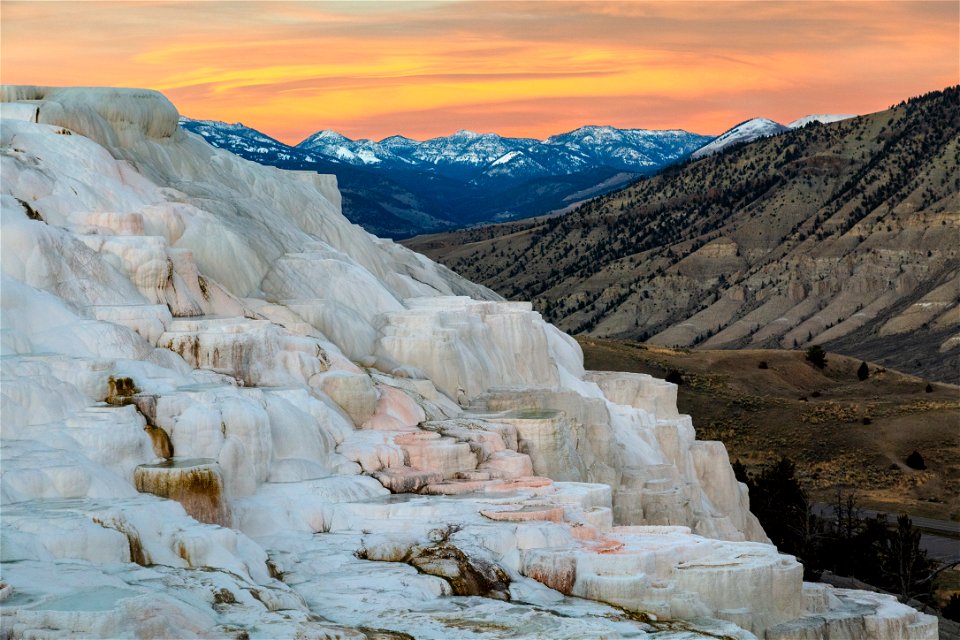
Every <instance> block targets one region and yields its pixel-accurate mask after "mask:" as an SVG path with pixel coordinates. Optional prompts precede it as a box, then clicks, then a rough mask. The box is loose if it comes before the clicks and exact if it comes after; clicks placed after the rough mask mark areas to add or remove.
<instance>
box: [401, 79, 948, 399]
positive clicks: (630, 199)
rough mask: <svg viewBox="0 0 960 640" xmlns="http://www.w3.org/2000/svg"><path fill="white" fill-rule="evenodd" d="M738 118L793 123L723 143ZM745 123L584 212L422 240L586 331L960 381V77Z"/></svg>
mask: <svg viewBox="0 0 960 640" xmlns="http://www.w3.org/2000/svg"><path fill="white" fill-rule="evenodd" d="M821 119H823V120H833V122H831V123H828V124H820V123H819V122H820V120H821ZM813 120H816V121H817V122H816V123H813V122H812V121H813ZM836 120H841V121H836ZM738 130H739V131H741V132H743V131H746V132H748V133H749V134H750V135H753V134H755V133H760V134H761V135H770V134H777V133H778V132H781V133H780V134H779V135H774V136H773V137H765V138H764V139H761V140H756V141H754V142H752V143H750V144H745V145H738V144H737V142H738V141H742V140H743V139H744V138H738V139H736V140H734V142H732V143H730V146H727V147H726V148H721V149H716V146H719V143H722V142H724V140H723V139H724V138H725V137H726V139H727V140H730V139H732V138H735V133H736V132H737V131H738ZM728 134H730V135H727V134H724V136H720V137H719V138H717V140H716V141H714V142H712V143H710V145H708V146H714V151H720V153H715V154H714V155H712V156H711V157H704V158H702V159H697V160H688V161H687V162H685V163H682V164H679V165H675V166H672V167H670V168H667V169H665V170H664V171H662V172H661V173H660V174H659V175H657V176H655V177H651V178H647V179H640V180H638V181H636V182H635V183H633V184H631V185H630V186H628V187H627V188H624V189H621V190H618V191H615V192H612V193H609V194H606V195H604V196H602V197H600V198H597V199H594V200H591V201H590V202H587V203H585V204H583V205H581V206H580V207H578V208H576V209H575V210H573V211H572V212H570V213H568V214H567V215H564V216H551V217H541V218H536V219H532V220H523V221H517V222H510V223H505V224H499V225H489V226H485V227H477V228H473V229H467V230H463V231H458V232H455V233H448V234H443V235H433V236H424V237H421V238H413V239H411V240H409V241H405V244H407V246H409V247H411V248H413V249H415V250H417V251H420V252H422V253H425V254H426V255H428V256H429V257H431V258H433V259H435V260H438V261H440V262H443V263H444V264H446V265H447V266H449V267H450V268H452V269H454V270H455V271H457V272H459V273H460V274H461V275H463V276H465V277H467V278H469V279H470V280H472V281H474V282H479V283H481V284H484V285H487V286H488V287H491V288H492V289H494V290H496V291H497V292H498V293H500V294H502V295H504V296H506V297H509V298H514V299H518V300H533V301H534V304H535V305H536V307H537V308H538V310H540V311H541V312H542V313H543V314H544V316H545V317H546V318H547V319H548V320H550V321H551V322H554V323H555V324H556V325H557V326H558V327H560V328H561V329H563V330H564V331H567V332H570V333H584V334H588V335H592V336H597V337H611V338H622V339H634V340H643V341H649V342H652V343H655V344H660V345H668V346H673V345H679V346H684V347H689V346H698V345H702V346H704V347H706V348H788V349H789V348H806V347H808V346H810V345H813V344H820V345H822V346H824V347H825V348H827V349H828V350H835V351H839V352H840V353H845V354H847V355H853V356H857V357H860V358H862V359H865V360H872V361H879V362H883V363H884V364H887V365H889V366H893V367H896V368H898V369H901V370H904V371H907V372H910V373H915V374H918V375H924V376H929V377H932V378H935V379H939V380H944V381H949V382H953V383H956V382H957V381H958V380H957V369H956V363H957V358H958V356H960V294H958V292H960V243H958V242H957V237H958V229H960V88H958V87H951V88H949V89H946V90H944V91H939V92H934V93H931V94H928V95H925V96H921V97H918V98H913V99H911V100H909V101H906V102H904V103H901V104H900V105H898V106H896V107H894V108H892V109H890V110H887V111H882V112H879V113H874V114H870V115H866V116H860V117H856V118H850V119H847V118H841V117H840V116H814V117H812V118H806V119H801V120H800V121H797V122H795V123H791V126H790V127H783V126H782V125H778V124H777V123H774V122H771V121H757V120H753V121H748V122H747V123H744V124H742V125H738V127H735V128H734V129H733V130H731V132H728Z"/></svg>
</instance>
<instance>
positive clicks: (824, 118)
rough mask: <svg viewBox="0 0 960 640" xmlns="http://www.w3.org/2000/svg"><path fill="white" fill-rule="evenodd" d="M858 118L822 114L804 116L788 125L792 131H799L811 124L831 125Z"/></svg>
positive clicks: (846, 115) (847, 115) (849, 115)
mask: <svg viewBox="0 0 960 640" xmlns="http://www.w3.org/2000/svg"><path fill="white" fill-rule="evenodd" d="M856 117H857V116H855V115H852V114H829V113H820V114H814V115H809V116H804V117H802V118H797V119H796V120H794V121H793V122H791V123H790V124H788V125H787V127H789V128H790V129H799V128H800V127H803V126H805V125H808V124H810V123H811V122H819V123H820V124H830V123H831V122H840V121H841V120H849V119H850V118H856Z"/></svg>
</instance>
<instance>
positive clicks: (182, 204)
mask: <svg viewBox="0 0 960 640" xmlns="http://www.w3.org/2000/svg"><path fill="white" fill-rule="evenodd" d="M2 100H3V107H2V110H0V113H2V116H3V119H2V127H0V170H2V176H3V181H2V193H0V205H2V217H0V222H2V229H0V237H2V283H0V285H2V286H0V302H2V311H3V315H2V327H0V337H2V340H0V345H2V360H0V367H2V369H0V371H2V418H3V425H2V427H3V428H2V434H0V435H2V439H0V456H2V472H0V473H2V476H0V504H2V509H3V514H2V515H3V517H2V523H0V534H2V544H0V559H2V561H3V564H2V578H0V622H2V627H3V633H2V635H3V637H13V638H19V637H44V638H67V637H70V638H73V637H111V638H120V637H225V636H228V637H239V636H241V635H243V634H246V635H248V636H249V637H251V638H258V637H259V638H281V637H338V638H364V637H369V636H371V635H372V634H374V633H376V630H377V629H380V630H388V631H394V632H404V633H409V634H414V635H416V637H418V638H449V637H465V638H480V637H541V638H565V637H566V638H583V637H598V636H603V637H641V636H645V635H649V634H652V633H656V634H657V636H656V637H658V638H677V639H679V638H691V637H697V636H698V635H699V631H705V632H709V633H712V634H715V635H724V636H728V637H735V638H754V637H765V638H801V637H802V638H814V637H823V636H824V635H825V634H826V633H827V629H828V628H829V629H830V631H829V633H830V634H831V635H832V634H833V633H834V630H842V633H843V634H844V637H851V638H871V639H877V640H883V639H893V638H908V637H910V638H935V637H936V635H937V626H936V620H935V619H934V618H931V617H930V616H925V615H923V614H920V613H917V612H916V611H914V610H912V609H910V608H909V607H906V606H904V605H901V604H899V603H897V602H896V601H895V600H893V599H892V598H889V597H886V596H879V595H875V594H865V593H861V592H849V591H841V590H833V589H831V588H829V587H826V586H822V585H807V584H804V583H803V582H802V567H801V566H800V565H799V564H798V563H797V562H796V560H795V559H794V558H792V557H790V556H786V555H782V554H779V553H778V552H777V550H776V549H775V548H774V547H773V546H771V545H770V544H769V543H768V541H767V539H766V536H765V535H764V534H763V531H762V530H761V529H760V526H759V524H758V523H757V521H756V519H755V518H754V517H753V516H752V515H751V514H750V512H749V509H748V496H747V491H746V487H744V486H743V485H741V484H739V483H738V482H737V481H736V480H735V478H734V475H733V472H732V470H731V468H730V465H729V461H728V459H727V454H726V451H725V449H724V447H723V445H722V444H720V443H718V442H700V441H697V440H695V438H694V430H693V426H692V423H691V421H690V418H689V417H688V416H683V415H680V414H678V412H677V406H676V387H675V386H674V385H671V384H669V383H666V382H664V381H662V380H656V379H654V378H651V377H649V376H643V375H637V374H624V373H603V372H586V371H584V369H583V358H582V354H581V352H580V349H579V347H578V345H577V343H576V342H575V341H574V340H572V339H571V338H570V337H569V336H566V335H564V334H562V333H561V332H560V331H558V330H557V329H556V328H554V327H553V326H551V325H549V324H547V323H545V322H544V321H543V319H542V318H541V317H540V315H539V314H537V313H535V312H533V311H532V310H531V307H530V305H529V304H528V303H520V302H505V301H503V300H502V299H500V298H499V297H498V296H496V295H495V294H494V293H492V292H491V291H489V290H487V289H484V288H483V287H480V286H477V285H474V284H472V283H470V282H467V281H465V280H463V279H462V278H460V277H459V276H457V275H455V274H454V273H452V272H451V271H449V270H447V269H445V268H443V267H441V266H439V265H437V264H435V263H433V262H431V261H430V260H428V259H426V258H424V257H423V256H420V255H417V254H415V253H412V252H411V251H409V250H407V249H404V248H403V247H400V246H398V245H395V244H394V243H392V242H390V241H386V240H380V239H378V238H375V237H373V236H371V235H370V234H368V233H366V232H364V231H363V230H362V229H360V228H359V227H357V226H354V225H352V224H350V223H349V222H347V220H346V219H345V218H344V217H343V216H342V215H341V212H340V196H339V193H338V191H337V188H336V181H335V179H334V178H333V177H332V176H323V175H317V174H313V173H309V172H285V171H282V170H278V169H274V168H269V167H264V166H260V165H257V164H254V163H252V162H248V161H245V160H242V159H239V158H237V157H236V156H233V155H231V154H230V153H228V152H225V151H221V150H217V149H214V148H212V147H210V146H209V145H207V144H206V143H205V142H204V141H203V140H202V139H201V138H200V137H198V136H195V135H192V134H188V133H186V132H184V131H183V130H182V129H180V128H179V126H178V113H177V110H176V109H175V108H174V106H173V105H172V104H170V102H169V101H167V100H166V99H165V98H164V97H163V96H162V95H160V94H159V93H156V92H152V91H143V90H132V89H83V88H69V89H54V88H44V87H4V88H3V89H2ZM138 489H139V490H138ZM411 565H415V566H416V567H417V568H415V566H411ZM418 568H419V570H418ZM508 600H509V601H508ZM623 610H627V611H629V612H632V613H635V614H646V615H645V616H642V615H631V616H628V615H624V611H623ZM378 637H380V636H378Z"/></svg>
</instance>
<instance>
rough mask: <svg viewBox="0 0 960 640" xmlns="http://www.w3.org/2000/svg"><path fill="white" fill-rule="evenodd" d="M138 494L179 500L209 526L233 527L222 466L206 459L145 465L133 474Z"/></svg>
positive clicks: (195, 516)
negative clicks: (224, 488)
mask: <svg viewBox="0 0 960 640" xmlns="http://www.w3.org/2000/svg"><path fill="white" fill-rule="evenodd" d="M133 483H134V486H136V487H137V491H140V492H141V493H152V494H153V495H156V496H160V497H162V498H169V499H170V500H176V501H177V502H179V503H180V504H181V505H183V508H184V510H185V511H186V512H187V513H188V514H190V515H191V516H193V517H194V518H196V519H197V520H199V521H200V522H206V523H207V524H219V525H222V526H230V513H229V510H228V508H227V503H226V500H225V498H224V495H223V478H222V477H221V475H220V469H219V465H218V464H217V463H216V462H215V461H213V460H207V459H203V458H197V459H188V460H177V459H171V460H167V461H166V462H162V463H159V464H142V465H140V466H138V467H137V468H136V469H135V470H134V472H133Z"/></svg>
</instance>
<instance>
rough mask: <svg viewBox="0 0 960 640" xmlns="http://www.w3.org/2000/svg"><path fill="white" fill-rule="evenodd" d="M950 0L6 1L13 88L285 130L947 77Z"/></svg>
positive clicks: (641, 108)
mask: <svg viewBox="0 0 960 640" xmlns="http://www.w3.org/2000/svg"><path fill="white" fill-rule="evenodd" d="M958 26H960V5H958V3H956V2H877V3H872V2H844V1H839V0H838V1H835V2H820V3H818V2H777V3H760V2H677V3H668V2H628V3H608V2H600V1H597V2H582V3H574V2H564V3H559V2H533V3H522V2H510V3H498V2H419V3H404V2H382V3H381V2H364V3H330V4H327V3H296V2H269V3H257V2H201V3H164V2H137V3H129V2H126V3H110V2H42V3H40V2H11V1H6V0H5V1H4V3H3V22H2V39H0V46H2V52H0V53H2V55H0V75H2V79H3V82H4V83H7V84H45V85H111V86H140V87H147V88H153V89H159V90H161V91H163V92H164V93H165V94H167V96H168V97H170V98H171V99H172V100H173V101H174V103H175V104H177V106H178V107H179V108H180V110H181V112H182V113H183V114H185V115H189V116H191V117H197V118H211V119H218V120H225V121H228V122H236V121H241V122H244V123H245V124H247V125H249V126H253V127H255V128H258V129H261V130H263V131H264V132H266V133H268V134H270V135H273V136H275V137H278V138H279V139H281V140H283V141H285V142H289V143H295V142H298V141H299V140H301V139H303V138H304V137H306V136H307V135H309V134H310V133H313V132H315V131H317V130H319V129H323V128H330V129H336V130H338V131H341V132H342V133H345V134H346V135H348V136H351V137H370V138H375V139H380V138H383V137H385V136H388V135H392V134H396V133H401V134H405V135H408V136H410V137H414V138H419V139H424V138H428V137H434V136H438V135H446V134H449V133H452V132H453V131H455V130H457V129H460V128H468V129H472V130H480V131H494V130H495V131H497V132H498V133H501V134H504V135H524V136H532V137H541V138H542V137H545V136H547V135H550V134H553V133H558V132H561V131H565V130H569V129H572V128H575V127H577V126H580V125H583V124H610V125H614V126H620V127H647V128H685V129H688V130H692V131H697V132H700V133H719V132H720V131H723V130H725V129H726V128H728V127H730V126H731V125H733V124H735V123H737V122H739V121H742V120H745V119H747V118H749V117H753V116H766V117H771V118H774V119H776V120H779V121H782V122H789V121H790V120H793V119H795V118H797V117H800V116H802V115H806V114H809V113H824V112H827V113H867V112H870V111H876V110H879V109H883V108H885V107H886V106H888V105H889V104H891V103H894V102H899V101H900V100H901V99H903V98H905V97H908V96H911V95H915V94H918V93H922V92H924V91H928V90H932V89H939V88H943V87H944V86H947V85H950V84H955V83H956V82H957V80H958V77H960V62H958V60H960V41H958Z"/></svg>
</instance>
